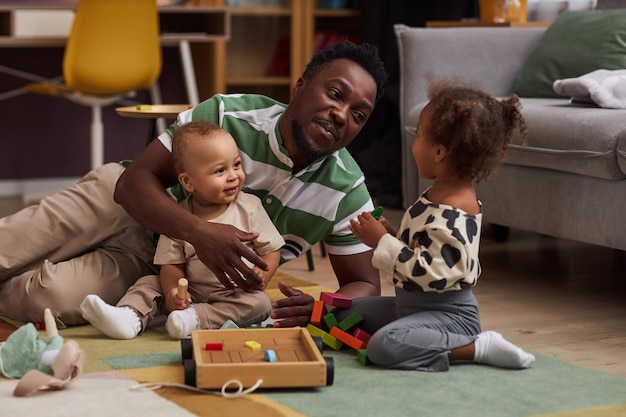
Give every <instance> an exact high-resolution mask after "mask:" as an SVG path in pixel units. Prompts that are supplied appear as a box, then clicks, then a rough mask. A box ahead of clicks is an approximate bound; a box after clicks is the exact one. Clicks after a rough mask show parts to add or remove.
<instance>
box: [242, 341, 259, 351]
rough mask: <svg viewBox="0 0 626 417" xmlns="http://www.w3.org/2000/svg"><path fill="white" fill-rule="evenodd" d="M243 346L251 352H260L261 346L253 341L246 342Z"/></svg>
mask: <svg viewBox="0 0 626 417" xmlns="http://www.w3.org/2000/svg"><path fill="white" fill-rule="evenodd" d="M245 346H246V347H247V348H248V349H250V350H251V351H253V352H258V351H260V350H261V344H260V343H258V342H255V341H254V340H247V341H246V343H245Z"/></svg>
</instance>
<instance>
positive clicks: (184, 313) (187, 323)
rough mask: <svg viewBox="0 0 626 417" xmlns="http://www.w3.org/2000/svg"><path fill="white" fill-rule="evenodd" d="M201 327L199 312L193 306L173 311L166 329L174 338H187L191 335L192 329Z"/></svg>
mask: <svg viewBox="0 0 626 417" xmlns="http://www.w3.org/2000/svg"><path fill="white" fill-rule="evenodd" d="M199 328H200V324H199V323H198V314H197V313H196V309H195V308H193V306H192V307H188V308H186V309H185V310H176V311H172V312H171V313H170V315H169V316H167V321H166V322H165V330H167V333H168V334H169V335H170V336H172V337H173V338H174V339H185V338H187V337H189V336H190V335H191V331H192V330H196V329H199Z"/></svg>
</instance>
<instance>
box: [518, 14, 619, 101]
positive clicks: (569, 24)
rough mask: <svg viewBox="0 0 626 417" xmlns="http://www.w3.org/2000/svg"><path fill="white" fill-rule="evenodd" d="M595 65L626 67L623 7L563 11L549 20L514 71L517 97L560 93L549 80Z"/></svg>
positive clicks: (571, 76) (611, 68) (612, 67)
mask: <svg viewBox="0 0 626 417" xmlns="http://www.w3.org/2000/svg"><path fill="white" fill-rule="evenodd" d="M597 69H607V70H616V69H626V9H617V10H583V11H566V12H563V13H561V15H559V17H558V18H557V19H556V20H555V21H554V23H552V25H551V26H550V27H549V28H548V29H547V30H546V32H545V33H544V35H543V36H542V37H541V39H540V41H539V43H538V44H537V46H536V47H535V49H534V50H533V51H532V52H531V53H530V55H529V56H528V58H527V59H526V62H524V65H523V66H522V69H521V71H520V72H519V74H518V75H517V78H516V80H515V85H514V87H513V91H514V92H515V93H517V94H518V95H519V96H521V97H561V96H559V95H558V94H556V93H555V92H554V90H553V89H552V84H553V83H554V81H556V80H560V79H563V78H574V77H579V76H581V75H584V74H587V73H589V72H591V71H595V70H597Z"/></svg>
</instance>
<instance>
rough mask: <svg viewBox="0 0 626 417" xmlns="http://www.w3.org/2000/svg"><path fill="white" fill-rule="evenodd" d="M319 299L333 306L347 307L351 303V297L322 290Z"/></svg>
mask: <svg viewBox="0 0 626 417" xmlns="http://www.w3.org/2000/svg"><path fill="white" fill-rule="evenodd" d="M320 300H321V301H323V302H325V303H326V304H328V305H329V306H334V307H341V308H349V307H350V306H351V305H352V298H348V297H346V296H345V295H341V294H337V293H334V292H326V291H322V292H321V293H320Z"/></svg>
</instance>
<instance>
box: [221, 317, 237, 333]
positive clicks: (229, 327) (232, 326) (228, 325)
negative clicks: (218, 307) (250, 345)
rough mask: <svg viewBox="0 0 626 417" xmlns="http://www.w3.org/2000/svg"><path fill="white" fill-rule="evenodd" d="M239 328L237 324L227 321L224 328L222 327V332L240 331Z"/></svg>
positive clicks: (223, 325)
mask: <svg viewBox="0 0 626 417" xmlns="http://www.w3.org/2000/svg"><path fill="white" fill-rule="evenodd" d="M238 328H239V326H237V324H236V323H235V322H234V321H232V320H231V319H228V320H226V322H225V323H224V324H222V327H220V330H223V329H238Z"/></svg>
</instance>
